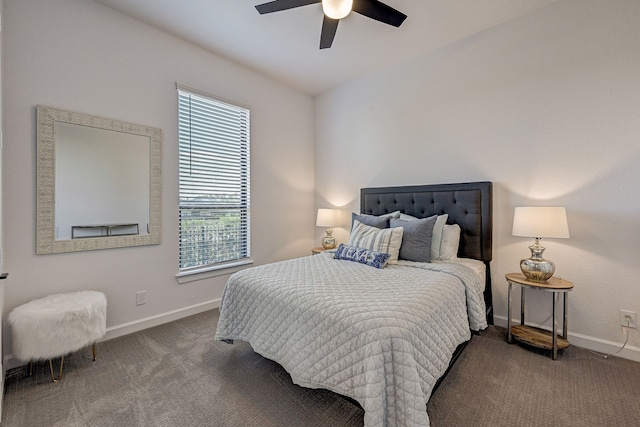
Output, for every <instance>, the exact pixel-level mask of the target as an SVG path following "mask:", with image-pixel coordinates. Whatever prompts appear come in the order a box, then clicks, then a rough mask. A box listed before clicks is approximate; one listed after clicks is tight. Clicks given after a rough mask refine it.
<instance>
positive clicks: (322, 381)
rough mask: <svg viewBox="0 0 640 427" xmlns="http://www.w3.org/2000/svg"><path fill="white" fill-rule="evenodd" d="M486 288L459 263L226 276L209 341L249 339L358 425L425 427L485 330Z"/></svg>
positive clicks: (295, 265) (308, 260)
mask: <svg viewBox="0 0 640 427" xmlns="http://www.w3.org/2000/svg"><path fill="white" fill-rule="evenodd" d="M483 288H484V282H483V281H481V280H480V279H479V278H478V276H477V274H475V273H474V272H473V271H472V270H471V269H469V268H468V267H465V266H462V265H456V264H449V263H446V264H445V263H440V264H436V263H434V264H422V263H406V262H405V263H403V262H401V265H387V266H386V267H385V268H384V269H381V270H379V269H376V268H373V267H369V266H366V265H362V264H358V263H355V262H350V261H341V260H335V259H333V254H331V253H326V252H325V253H322V254H319V255H314V256H308V257H303V258H298V259H293V260H289V261H282V262H277V263H273V264H268V265H263V266H259V267H254V268H250V269H246V270H243V271H240V272H238V273H235V274H233V275H232V276H231V277H230V278H229V281H228V283H227V285H226V287H225V290H224V294H223V297H222V302H221V306H220V320H219V322H218V329H217V331H216V336H215V338H216V340H222V341H228V342H232V340H235V339H238V340H242V341H247V342H249V343H250V344H251V346H252V347H253V349H254V350H255V351H256V352H257V353H259V354H261V355H263V356H264V357H266V358H268V359H271V360H274V361H276V362H278V363H279V364H281V365H282V366H283V367H284V368H285V369H286V370H287V372H289V374H291V378H292V379H293V382H294V383H296V384H299V385H301V386H303V387H310V388H325V389H329V390H332V391H335V392H337V393H340V394H342V395H345V396H349V397H351V398H353V399H355V400H357V401H358V402H359V403H360V404H361V405H362V407H363V408H364V410H365V416H364V424H365V426H428V425H429V419H428V416H427V412H426V404H427V401H428V400H429V397H430V395H431V392H432V389H433V386H434V385H435V383H436V381H437V380H438V378H440V377H441V376H442V375H443V374H444V372H445V371H446V369H447V367H448V364H449V362H450V359H451V356H452V353H453V351H454V350H455V348H456V347H457V346H458V345H459V344H460V343H462V342H464V341H466V340H468V339H470V329H472V330H481V329H484V328H485V327H486V326H487V323H486V319H485V308H484V307H485V305H484V299H483V296H482V291H483ZM467 308H468V309H469V311H468V312H467Z"/></svg>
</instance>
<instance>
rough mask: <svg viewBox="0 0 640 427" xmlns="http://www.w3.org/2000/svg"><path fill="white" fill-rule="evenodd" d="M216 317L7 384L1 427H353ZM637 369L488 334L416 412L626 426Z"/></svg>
mask: <svg viewBox="0 0 640 427" xmlns="http://www.w3.org/2000/svg"><path fill="white" fill-rule="evenodd" d="M217 319H218V311H217V310H213V311H209V312H206V313H202V314H198V315H196V316H191V317H189V318H186V319H182V320H178V321H175V322H172V323H169V324H166V325H162V326H158V327H156V328H152V329H148V330H146V331H142V332H138V333H135V334H131V335H128V336H125V337H121V338H117V339H113V340H110V341H107V342H104V343H100V344H98V360H97V361H96V362H92V361H91V348H87V349H84V350H82V351H79V352H77V353H74V354H72V355H70V356H69V357H67V358H66V359H65V369H64V371H65V373H64V378H63V379H62V381H60V382H58V383H56V384H53V383H51V380H50V376H49V369H48V365H47V364H44V363H41V364H36V365H35V366H34V375H33V376H31V377H27V376H25V370H23V369H16V370H12V371H11V372H9V374H8V375H7V379H6V388H5V396H4V410H3V417H2V426H3V427H7V426H33V427H38V426H65V427H72V426H78V427H79V426H114V427H115V426H118V427H121V426H336V427H337V426H362V419H363V412H362V409H360V408H359V407H358V406H357V405H355V404H353V403H352V402H351V401H349V400H348V399H346V398H343V397H342V396H339V395H336V394H334V393H331V392H329V391H326V390H310V389H305V388H302V387H298V386H296V385H294V384H293V383H292V382H291V378H290V377H289V375H288V374H287V373H286V372H285V371H284V370H283V369H282V367H280V366H279V365H278V364H276V363H274V362H272V361H269V360H267V359H264V358H263V357H261V356H259V355H257V354H256V353H254V352H253V351H252V350H251V347H250V346H249V345H248V344H246V343H242V342H237V343H236V344H234V345H228V344H224V343H220V342H215V341H213V335H214V331H215V325H216V322H217ZM638 387H640V364H638V363H635V362H631V361H628V360H624V359H618V358H613V357H612V358H609V359H603V358H601V357H598V356H596V355H594V354H592V353H590V352H588V351H585V350H581V349H578V348H576V347H570V348H569V349H567V350H565V351H564V353H562V354H561V355H560V358H559V360H558V361H555V362H554V361H552V360H551V359H550V358H549V357H547V356H546V355H545V354H539V353H536V352H532V351H528V350H526V349H524V348H522V347H520V346H518V345H508V344H506V343H505V331H504V330H503V329H500V328H496V327H491V328H489V330H487V331H486V332H484V333H483V334H482V335H481V336H479V337H475V338H474V339H473V340H472V341H471V343H470V344H469V345H468V346H467V349H466V350H465V352H464V353H463V354H462V356H461V357H460V359H459V360H458V362H457V363H456V365H455V367H454V368H453V370H452V371H451V372H450V374H449V375H448V376H447V377H446V378H445V380H444V381H443V383H442V385H441V386H440V388H439V389H438V391H437V392H436V394H435V395H434V396H433V397H432V399H431V401H430V402H429V404H428V405H427V411H428V413H429V417H430V419H431V424H432V426H435V427H440V426H549V425H558V426H609V425H610V426H637V425H639V422H638V420H640V403H639V402H640V396H639V392H638Z"/></svg>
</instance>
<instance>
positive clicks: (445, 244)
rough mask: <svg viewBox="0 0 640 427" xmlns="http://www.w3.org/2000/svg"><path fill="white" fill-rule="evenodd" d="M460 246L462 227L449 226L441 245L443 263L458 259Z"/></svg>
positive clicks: (443, 234) (446, 227)
mask: <svg viewBox="0 0 640 427" xmlns="http://www.w3.org/2000/svg"><path fill="white" fill-rule="evenodd" d="M459 245H460V226H459V225H458V224H447V225H445V226H444V230H443V233H442V244H441V245H440V259H441V260H443V261H446V260H450V259H456V258H458V246H459Z"/></svg>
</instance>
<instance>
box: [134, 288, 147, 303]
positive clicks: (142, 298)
mask: <svg viewBox="0 0 640 427" xmlns="http://www.w3.org/2000/svg"><path fill="white" fill-rule="evenodd" d="M146 303H147V291H139V292H136V305H143V304H146Z"/></svg>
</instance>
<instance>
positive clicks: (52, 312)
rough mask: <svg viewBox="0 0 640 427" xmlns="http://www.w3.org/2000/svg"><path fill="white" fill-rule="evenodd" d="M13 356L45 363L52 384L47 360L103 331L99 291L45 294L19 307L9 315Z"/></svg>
mask: <svg viewBox="0 0 640 427" xmlns="http://www.w3.org/2000/svg"><path fill="white" fill-rule="evenodd" d="M9 324H10V325H11V336H12V339H13V355H14V357H16V358H17V359H19V360H21V361H25V362H26V361H29V362H32V361H34V360H47V359H48V360H49V368H50V369H51V379H52V380H53V382H56V377H55V375H54V373H53V363H52V361H51V359H54V358H57V357H62V360H61V362H60V375H59V377H58V378H57V379H58V380H59V379H60V378H62V366H63V364H64V356H65V355H66V354H69V353H72V352H74V351H77V350H80V349H81V348H83V347H85V346H87V345H89V344H93V360H96V344H95V342H96V340H98V339H99V338H101V337H103V336H104V334H105V333H106V328H107V298H106V297H105V295H104V294H103V293H102V292H96V291H80V292H71V293H67V294H55V295H49V296H46V297H44V298H40V299H37V300H34V301H31V302H28V303H26V304H23V305H21V306H19V307H16V308H14V309H13V311H11V313H10V314H9Z"/></svg>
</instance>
